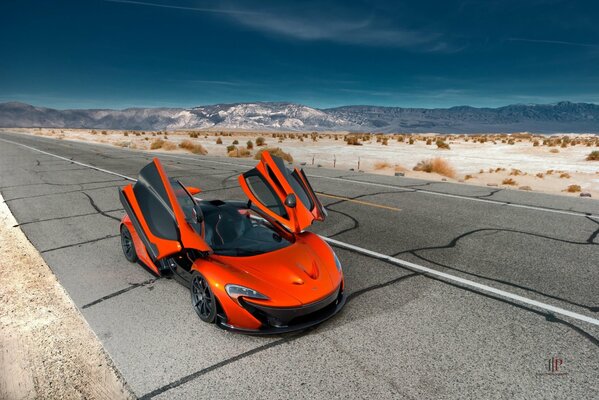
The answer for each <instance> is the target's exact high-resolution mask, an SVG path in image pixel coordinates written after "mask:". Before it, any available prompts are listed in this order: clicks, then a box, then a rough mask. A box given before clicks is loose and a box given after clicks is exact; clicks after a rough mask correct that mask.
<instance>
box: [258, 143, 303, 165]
mask: <svg viewBox="0 0 599 400" xmlns="http://www.w3.org/2000/svg"><path fill="white" fill-rule="evenodd" d="M263 151H268V152H269V153H270V155H271V156H277V157H281V158H282V159H283V160H285V161H287V162H293V157H292V156H291V154H289V153H286V152H284V151H283V150H282V149H281V148H280V147H265V148H263V149H260V150H259V151H258V152H257V153H256V155H255V156H254V158H255V159H256V160H259V159H260V157H262V152H263Z"/></svg>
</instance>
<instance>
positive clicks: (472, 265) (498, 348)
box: [0, 134, 599, 399]
mask: <svg viewBox="0 0 599 400" xmlns="http://www.w3.org/2000/svg"><path fill="white" fill-rule="evenodd" d="M6 140H8V141H11V142H13V143H10V142H7V141H6ZM14 142H18V143H21V144H24V145H27V146H30V147H32V148H27V147H23V146H21V145H18V144H15V143H14ZM33 148H35V149H38V150H41V151H44V152H48V153H51V154H53V155H58V156H61V157H65V158H67V159H72V160H74V161H77V162H80V163H84V164H89V165H93V166H96V167H99V168H102V169H105V170H107V171H112V172H115V173H118V174H122V175H125V176H130V177H137V173H138V171H139V170H140V168H141V167H142V166H144V165H145V164H146V163H148V162H149V161H150V160H151V158H152V157H153V156H154V155H156V154H149V153H147V152H139V151H130V150H125V149H120V148H116V147H109V146H103V145H90V144H83V143H77V142H69V141H61V140H55V139H47V138H41V137H35V136H23V135H16V134H15V135H12V134H0V192H1V193H2V196H3V197H4V199H5V201H6V203H7V204H8V205H9V207H10V209H11V211H12V212H13V214H14V215H15V217H16V219H17V221H18V222H19V225H20V227H21V229H23V231H24V232H25V233H26V235H27V237H28V238H29V240H31V242H32V243H33V244H34V245H35V246H36V248H37V249H39V251H40V252H41V253H42V256H43V257H44V259H45V260H46V261H47V263H48V265H49V266H50V267H51V268H52V270H53V271H54V273H55V274H56V275H57V277H58V279H59V280H60V282H61V283H62V285H63V286H64V287H65V289H66V290H67V291H68V293H69V295H70V296H71V297H72V299H73V300H74V302H75V303H76V304H77V306H78V307H79V308H80V310H81V311H82V313H83V315H84V316H85V318H86V320H87V321H88V323H89V324H90V326H91V327H92V329H93V330H94V331H95V333H96V334H97V336H98V337H99V338H100V340H101V341H102V343H103V345H104V346H105V348H106V350H107V351H108V353H109V354H110V356H111V357H112V359H113V360H114V362H115V364H116V365H117V367H118V369H119V370H120V372H121V373H122V375H123V376H124V378H125V380H126V381H127V383H128V384H129V386H130V388H131V389H132V390H133V391H134V393H135V394H136V395H137V396H138V397H141V398H164V399H176V398H199V397H207V396H211V397H212V398H233V397H235V398H241V399H246V398H248V399H255V398H261V399H262V398H276V399H278V398H306V397H310V398H326V399H331V398H397V399H403V398H406V399H414V398H466V397H468V398H485V399H500V398H505V399H512V398H526V399H530V398H542V399H551V398H555V399H558V398H559V399H562V398H577V399H589V398H598V397H599V326H597V325H595V324H594V322H593V321H596V322H599V321H597V320H598V319H599V290H598V287H599V201H597V200H596V199H575V198H569V197H565V196H564V197H562V196H552V195H544V194H538V193H528V192H520V191H515V190H502V189H498V188H487V187H475V186H469V185H455V184H449V183H438V182H437V183H435V182H428V181H421V180H413V179H407V178H400V177H385V176H377V175H368V174H363V173H358V172H349V171H341V170H325V169H322V168H306V171H307V173H308V175H309V177H310V180H311V182H312V184H313V186H314V188H315V190H316V191H317V192H320V193H322V195H321V198H322V200H323V203H325V205H326V207H327V208H328V210H329V218H328V219H327V221H326V222H325V223H321V224H319V225H317V226H315V227H314V230H315V231H316V232H318V233H320V234H322V235H325V236H328V237H331V238H333V239H335V240H338V241H341V242H343V243H344V244H347V245H351V246H358V247H359V248H360V249H366V250H369V251H372V252H376V254H374V253H373V254H368V253H366V252H364V251H362V250H359V249H358V250H351V251H350V250H346V249H343V248H339V247H337V248H336V251H337V253H338V255H339V258H340V259H341V261H342V263H343V268H344V271H345V276H346V288H347V290H348V292H349V293H350V295H349V296H350V298H349V302H348V304H347V306H346V307H345V309H344V310H343V311H342V312H341V313H340V314H339V315H337V316H336V317H335V318H334V319H332V320H330V321H328V322H326V323H324V324H322V325H320V326H319V327H317V328H316V329H313V330H311V331H309V332H305V333H302V334H292V335H286V336H275V337H268V338H264V337H251V336H243V335H238V334H232V333H229V332H226V331H222V330H220V329H218V328H216V327H215V326H210V325H207V324H204V323H202V322H201V321H200V320H199V318H197V316H196V315H195V313H194V311H193V310H192V309H191V307H190V304H189V303H190V301H189V294H188V292H187V291H186V289H185V288H183V287H182V286H180V285H179V284H178V283H176V282H175V281H172V280H167V279H158V280H154V279H153V276H152V275H150V274H149V273H148V272H147V271H145V270H144V269H143V268H141V267H140V266H138V265H135V264H130V263H128V262H127V261H126V260H125V258H124V257H123V255H122V253H121V249H120V243H119V239H118V224H119V219H120V217H121V216H122V215H123V211H122V209H121V205H120V203H119V200H118V196H117V188H118V187H120V186H123V185H124V184H126V183H127V181H126V180H125V179H123V178H122V177H120V176H117V175H113V174H109V173H107V172H102V171H98V170H94V169H90V168H89V167H86V166H83V165H80V164H74V163H71V162H69V161H67V160H64V159H61V158H57V157H55V156H53V155H50V154H44V153H41V152H39V151H35V150H34V149H33ZM160 157H161V160H162V162H163V164H164V165H165V168H166V170H167V172H168V173H169V175H170V176H173V177H177V178H179V179H180V180H181V181H183V182H184V183H186V184H189V185H194V186H198V187H200V188H202V189H203V197H205V198H221V199H243V194H242V192H241V190H240V189H239V187H238V185H237V181H236V177H237V175H238V174H239V173H240V172H242V171H244V170H247V169H248V166H250V165H253V164H254V163H255V162H254V161H253V160H228V159H226V158H216V157H199V156H194V155H182V154H180V155H174V154H161V155H160ZM346 247H347V246H346ZM380 255H391V256H393V257H395V258H397V259H399V260H404V261H407V262H411V263H414V264H415V265H417V266H420V267H425V268H431V269H433V270H435V271H440V272H443V273H446V274H449V275H448V276H449V278H444V277H439V276H437V275H434V274H429V273H423V272H422V270H421V269H417V268H416V269H414V268H408V267H406V265H407V264H406V263H403V264H402V263H401V262H400V263H396V262H392V261H389V260H380V259H377V257H379V256H380ZM379 258H380V257H379ZM460 279H462V280H465V281H463V282H460V281H459V280H460ZM464 282H465V283H464ZM471 283H474V285H472V284H471ZM477 284H478V285H485V287H490V288H492V289H498V290H500V291H502V292H501V293H508V294H510V295H511V296H512V297H505V296H504V295H501V294H495V293H493V292H490V291H488V290H486V289H484V288H483V289H480V288H478V287H476V285H477ZM515 296H521V297H515ZM519 299H524V300H519ZM534 301H536V302H539V304H541V306H537V305H532V304H531V302H534ZM535 304H536V303H535ZM543 305H547V306H549V307H551V306H554V307H559V310H566V311H568V312H572V313H576V314H574V317H570V316H564V315H563V314H560V313H559V312H557V313H555V312H551V311H548V310H547V308H546V307H545V308H544V306H543ZM576 315H582V316H586V317H589V321H590V322H589V321H585V320H581V319H580V318H578V317H576ZM552 357H556V358H558V359H561V360H562V364H561V366H560V368H559V370H558V371H556V372H557V373H555V372H554V373H551V372H550V371H548V365H549V360H550V359H551V358H552Z"/></svg>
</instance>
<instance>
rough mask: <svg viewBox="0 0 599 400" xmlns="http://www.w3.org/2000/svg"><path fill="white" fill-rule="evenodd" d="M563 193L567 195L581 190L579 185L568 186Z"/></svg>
mask: <svg viewBox="0 0 599 400" xmlns="http://www.w3.org/2000/svg"><path fill="white" fill-rule="evenodd" d="M565 191H566V192H568V193H578V192H581V191H582V188H581V187H580V185H570V186H568V187H567V188H566V190H565Z"/></svg>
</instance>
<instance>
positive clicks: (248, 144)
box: [246, 140, 254, 150]
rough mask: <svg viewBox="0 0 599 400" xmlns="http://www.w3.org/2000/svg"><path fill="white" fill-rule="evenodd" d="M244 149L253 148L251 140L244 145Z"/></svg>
mask: <svg viewBox="0 0 599 400" xmlns="http://www.w3.org/2000/svg"><path fill="white" fill-rule="evenodd" d="M246 148H247V149H248V150H251V149H253V148H254V142H252V141H251V140H248V142H247V143H246Z"/></svg>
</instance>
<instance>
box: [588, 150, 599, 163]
mask: <svg viewBox="0 0 599 400" xmlns="http://www.w3.org/2000/svg"><path fill="white" fill-rule="evenodd" d="M587 161H599V151H597V150H595V151H592V152H590V153H589V155H588V156H587Z"/></svg>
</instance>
